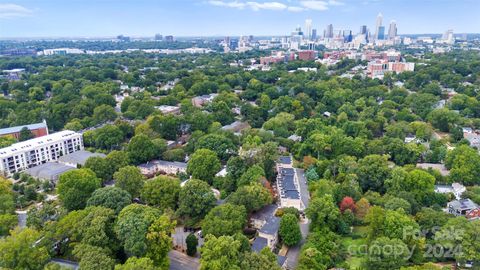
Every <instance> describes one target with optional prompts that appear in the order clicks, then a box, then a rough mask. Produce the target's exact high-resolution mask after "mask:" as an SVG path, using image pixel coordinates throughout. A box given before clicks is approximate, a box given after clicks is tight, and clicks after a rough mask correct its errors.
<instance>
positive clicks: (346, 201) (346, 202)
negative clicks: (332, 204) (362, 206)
mask: <svg viewBox="0 0 480 270" xmlns="http://www.w3.org/2000/svg"><path fill="white" fill-rule="evenodd" d="M347 209H350V210H351V211H352V212H353V213H354V212H355V210H356V209H357V206H356V205H355V201H354V200H353V199H352V197H348V196H346V197H344V198H343V199H342V201H341V202H340V211H342V213H343V212H344V211H345V210H347Z"/></svg>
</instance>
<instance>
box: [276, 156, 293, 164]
mask: <svg viewBox="0 0 480 270" xmlns="http://www.w3.org/2000/svg"><path fill="white" fill-rule="evenodd" d="M278 161H279V162H280V163H282V164H291V163H292V158H291V157H290V156H281V157H280V158H278Z"/></svg>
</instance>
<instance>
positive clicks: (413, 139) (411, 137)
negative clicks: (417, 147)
mask: <svg viewBox="0 0 480 270" xmlns="http://www.w3.org/2000/svg"><path fill="white" fill-rule="evenodd" d="M404 142H405V143H411V142H413V143H420V142H421V141H420V140H419V139H417V137H415V136H414V135H408V136H406V137H405V140H404Z"/></svg>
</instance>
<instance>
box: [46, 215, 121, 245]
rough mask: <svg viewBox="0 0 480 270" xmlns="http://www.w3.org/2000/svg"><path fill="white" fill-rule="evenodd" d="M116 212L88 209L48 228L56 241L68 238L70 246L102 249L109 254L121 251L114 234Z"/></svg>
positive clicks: (68, 216) (67, 216)
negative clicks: (88, 246)
mask: <svg viewBox="0 0 480 270" xmlns="http://www.w3.org/2000/svg"><path fill="white" fill-rule="evenodd" d="M115 216H116V215H115V212H114V211H113V210H112V209H109V208H104V207H98V206H95V207H88V208H85V209H83V210H76V211H72V212H70V213H68V215H66V216H65V217H63V218H61V219H60V220H59V221H58V222H57V223H55V224H52V227H48V231H52V237H53V239H54V240H55V241H62V240H63V239H66V238H68V239H69V243H70V246H75V245H78V244H85V245H91V246H96V247H99V248H102V249H103V250H105V251H106V252H107V253H109V254H110V253H112V252H116V251H118V249H119V244H118V240H117V238H116V237H115V234H114V232H113V225H114V222H115Z"/></svg>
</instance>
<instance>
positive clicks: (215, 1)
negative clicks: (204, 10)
mask: <svg viewBox="0 0 480 270" xmlns="http://www.w3.org/2000/svg"><path fill="white" fill-rule="evenodd" d="M208 3H209V4H210V5H214V6H219V7H231V8H240V9H242V8H244V7H245V6H246V4H245V3H241V2H238V1H233V2H223V1H220V0H211V1H208Z"/></svg>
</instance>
